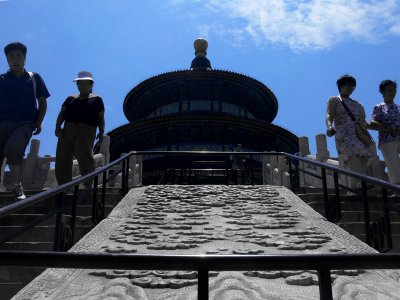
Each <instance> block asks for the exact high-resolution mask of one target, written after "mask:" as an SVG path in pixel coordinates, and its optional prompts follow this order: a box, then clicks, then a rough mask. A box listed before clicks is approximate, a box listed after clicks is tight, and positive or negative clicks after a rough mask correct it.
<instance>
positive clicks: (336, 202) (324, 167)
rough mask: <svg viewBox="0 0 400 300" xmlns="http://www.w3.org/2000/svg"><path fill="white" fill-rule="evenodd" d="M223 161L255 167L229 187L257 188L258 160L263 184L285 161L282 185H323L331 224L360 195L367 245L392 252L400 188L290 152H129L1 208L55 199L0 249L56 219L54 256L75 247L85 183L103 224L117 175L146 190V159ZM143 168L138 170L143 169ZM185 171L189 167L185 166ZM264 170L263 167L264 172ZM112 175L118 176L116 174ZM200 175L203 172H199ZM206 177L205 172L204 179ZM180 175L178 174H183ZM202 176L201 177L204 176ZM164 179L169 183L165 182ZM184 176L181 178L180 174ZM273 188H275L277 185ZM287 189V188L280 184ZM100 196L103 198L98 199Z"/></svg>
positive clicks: (5, 237) (227, 172)
mask: <svg viewBox="0 0 400 300" xmlns="http://www.w3.org/2000/svg"><path fill="white" fill-rule="evenodd" d="M204 155H207V156H213V157H216V156H219V157H226V158H227V159H228V158H229V159H231V158H234V157H245V158H246V159H248V160H249V161H251V162H252V163H251V165H250V167H249V168H248V169H247V170H246V172H242V170H241V168H240V167H239V168H236V169H233V168H232V169H227V168H226V169H224V170H222V172H223V173H222V174H223V175H224V176H226V177H227V178H228V179H232V174H233V176H238V174H239V173H238V170H239V171H240V176H242V177H244V178H247V179H249V178H250V179H249V180H246V181H244V182H241V183H239V182H238V180H236V181H234V182H233V183H232V182H230V184H254V183H256V180H255V174H257V172H261V170H258V169H257V168H256V167H255V166H254V164H253V162H254V161H257V159H256V158H261V159H260V164H262V168H263V170H262V174H263V178H262V179H263V181H264V184H271V183H269V182H268V180H267V179H268V178H267V177H268V176H269V175H268V172H266V168H265V165H266V162H267V161H266V159H267V158H268V159H269V161H271V159H272V160H274V159H275V160H279V161H281V163H282V161H284V162H285V166H286V168H287V176H286V177H285V178H286V182H284V184H283V185H286V186H288V187H289V188H290V189H291V190H292V191H294V192H295V191H296V190H297V189H298V188H299V186H300V180H299V178H300V174H304V173H306V174H308V175H309V176H313V177H315V178H317V179H318V180H320V181H321V182H322V186H323V195H324V203H325V216H326V218H327V219H328V220H329V221H332V222H335V221H337V220H339V219H340V217H341V207H340V196H341V194H340V190H348V191H351V192H353V193H354V194H356V195H358V196H359V198H360V199H361V201H362V203H363V213H364V228H365V234H366V243H367V244H368V245H371V246H372V247H374V248H375V249H377V250H379V251H380V252H385V251H388V250H390V249H391V248H392V233H391V222H390V212H397V213H399V211H400V209H399V207H398V206H396V205H395V204H394V203H393V198H390V197H389V196H388V191H394V192H397V193H400V186H398V185H394V184H391V183H389V182H386V181H383V180H380V179H376V178H373V177H369V176H365V175H361V174H358V173H354V172H351V171H348V170H344V169H341V168H338V167H335V166H333V165H330V164H327V163H322V162H318V161H315V160H311V159H308V158H305V157H300V156H297V155H292V154H288V153H281V152H208V151H137V152H130V153H128V154H125V155H123V156H122V157H121V158H119V159H117V160H115V161H113V162H111V163H109V164H108V165H106V166H104V167H100V168H99V169H97V170H96V171H94V172H93V173H91V174H88V175H85V176H82V177H80V178H78V179H76V180H74V181H72V182H69V183H66V184H63V185H61V186H59V187H57V188H53V189H50V190H47V191H43V192H41V193H39V194H36V195H34V196H31V197H29V198H27V199H26V200H23V201H19V202H16V203H13V204H11V205H8V206H6V207H3V208H0V218H2V217H4V216H7V215H10V214H11V213H14V212H17V211H18V210H21V209H23V208H26V207H29V206H32V205H35V204H38V203H40V202H43V201H45V200H47V199H53V200H52V201H53V204H54V205H53V207H52V208H51V209H49V211H48V212H47V213H45V214H44V215H43V216H41V217H39V218H37V219H35V220H34V221H32V222H30V223H29V224H26V225H25V226H24V227H22V228H20V229H18V230H16V231H14V232H11V233H6V234H2V235H1V236H0V244H1V243H4V242H6V241H9V240H11V239H12V238H14V237H16V236H17V235H19V234H21V233H22V232H25V231H27V230H28V229H30V228H32V227H34V226H36V225H37V224H39V223H40V222H42V221H44V220H46V219H48V218H50V217H53V216H56V226H55V235H54V250H55V251H66V250H68V249H69V248H70V247H71V245H72V244H73V240H74V239H73V236H74V226H75V219H76V207H77V203H78V194H79V185H80V184H84V183H85V182H88V181H92V188H91V189H90V190H88V191H86V192H87V193H89V194H90V195H91V197H92V198H93V203H92V219H93V223H94V224H97V223H98V222H99V221H100V220H102V219H103V218H104V216H105V215H104V207H105V201H106V199H105V198H106V197H105V193H106V187H107V183H108V182H110V181H112V180H113V179H115V177H116V176H118V175H119V174H121V191H122V193H127V192H128V190H129V188H130V187H133V186H138V185H141V178H140V176H141V167H140V166H141V164H142V157H146V156H152V157H154V156H165V157H172V156H175V157H176V156H189V157H196V156H199V157H201V156H204ZM304 164H308V165H312V166H314V167H315V170H317V171H318V170H319V171H320V174H318V172H317V173H310V172H308V169H307V168H302V165H304ZM138 166H139V167H138ZM181 167H182V166H177V167H176V168H175V170H174V171H179V168H181ZM185 168H186V167H185ZM260 168H261V167H260ZM160 169H161V174H160V182H159V183H160V184H165V183H167V182H166V181H165V180H164V179H165V174H163V172H167V170H166V169H165V168H163V167H161V166H160ZM185 170H187V171H188V172H183V174H184V175H183V176H186V177H187V176H189V177H188V178H189V179H190V178H193V177H194V176H196V172H193V169H185ZM111 171H113V173H112V174H111ZM197 171H199V172H200V171H201V170H199V169H197ZM203 171H204V172H205V173H206V174H207V172H213V170H207V169H206V170H202V172H203ZM204 172H203V173H202V174H203V175H204ZM328 172H330V173H331V174H333V179H334V180H333V190H334V193H335V194H334V197H333V198H332V197H329V195H328V185H327V180H328V177H329V176H328V175H327V173H328ZM179 174H181V173H179V172H178V175H179ZM203 175H202V176H203ZM339 175H342V176H347V177H353V178H356V179H357V180H359V181H360V189H359V190H354V189H350V188H348V187H347V186H345V185H343V184H340V183H339V181H338V176H339ZM163 176H164V179H163ZM179 176H180V175H179ZM163 180H164V181H163ZM190 183H191V181H190V180H189V181H187V182H186V184H190ZM272 184H274V183H272ZM371 184H372V185H375V186H376V187H379V189H380V190H381V197H382V218H380V219H378V220H377V221H371V218H370V211H369V201H368V200H369V196H370V195H369V193H370V192H369V191H368V188H367V187H368V185H371ZM280 185H282V184H280ZM71 189H73V200H72V203H71V209H70V211H71V212H70V213H71V218H70V221H69V223H68V224H66V223H65V222H64V221H63V218H62V215H63V211H65V201H64V198H65V194H66V192H67V191H68V190H71ZM99 194H101V196H100V197H99V196H98V195H99Z"/></svg>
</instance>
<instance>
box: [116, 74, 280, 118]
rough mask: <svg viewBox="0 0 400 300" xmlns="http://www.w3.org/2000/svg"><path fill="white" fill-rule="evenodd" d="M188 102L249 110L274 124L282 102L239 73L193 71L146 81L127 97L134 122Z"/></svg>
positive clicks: (127, 112)
mask: <svg viewBox="0 0 400 300" xmlns="http://www.w3.org/2000/svg"><path fill="white" fill-rule="evenodd" d="M185 100H188V101H190V100H214V101H221V102H227V103H231V104H235V105H238V106H239V107H243V108H245V109H246V110H247V111H249V112H250V113H252V114H253V115H254V117H255V118H256V119H260V120H263V121H265V122H268V123H271V122H272V121H273V120H274V118H275V117H276V114H277V112H278V100H277V99H276V97H275V95H274V94H273V93H272V91H271V90H270V89H269V88H268V87H267V86H265V85H264V84H263V83H261V82H259V81H258V80H255V79H253V78H251V77H249V76H246V75H242V74H239V73H235V72H230V71H223V70H214V69H192V70H181V71H174V72H168V73H163V74H160V75H158V76H154V77H151V78H149V79H147V80H144V81H142V82H141V83H139V84H138V85H137V86H136V87H134V88H133V89H132V90H131V91H130V92H129V93H128V95H127V96H126V97H125V101H124V104H123V109H124V113H125V116H126V118H127V119H128V120H129V121H130V122H134V121H137V120H141V119H145V118H147V117H148V116H149V115H150V114H151V113H152V112H154V111H155V110H156V109H157V108H159V107H162V106H165V105H168V104H172V103H174V102H180V101H185Z"/></svg>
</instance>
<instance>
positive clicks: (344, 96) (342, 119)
mask: <svg viewBox="0 0 400 300" xmlns="http://www.w3.org/2000/svg"><path fill="white" fill-rule="evenodd" d="M336 84H337V87H338V90H339V95H338V96H334V97H330V98H329V100H328V105H327V112H326V127H327V131H326V135H327V136H329V137H331V136H333V135H335V137H336V149H337V152H338V154H339V155H340V157H341V162H343V167H344V168H345V169H348V170H350V171H353V172H357V173H361V174H365V172H366V170H367V168H368V165H369V164H370V162H371V159H372V157H373V152H372V149H371V147H372V146H366V145H365V144H364V143H363V142H361V141H360V140H359V139H358V137H357V135H356V127H355V122H354V121H353V120H352V119H351V117H350V116H349V113H348V112H347V110H346V109H345V108H344V105H343V104H342V103H341V101H343V102H344V103H345V104H346V105H347V107H348V108H349V110H350V111H351V112H352V113H353V115H354V117H355V119H356V122H358V123H360V124H361V125H362V126H364V127H365V128H368V127H369V124H368V123H367V122H366V121H365V110H364V107H363V106H362V105H361V104H360V103H359V102H358V101H356V100H353V99H351V98H350V95H351V94H352V93H353V91H354V89H355V88H356V79H355V78H354V77H352V76H350V75H343V76H342V77H340V78H339V79H338V80H337V81H336ZM333 124H334V126H333ZM348 186H349V187H350V188H358V187H359V180H357V179H355V178H351V177H349V178H348Z"/></svg>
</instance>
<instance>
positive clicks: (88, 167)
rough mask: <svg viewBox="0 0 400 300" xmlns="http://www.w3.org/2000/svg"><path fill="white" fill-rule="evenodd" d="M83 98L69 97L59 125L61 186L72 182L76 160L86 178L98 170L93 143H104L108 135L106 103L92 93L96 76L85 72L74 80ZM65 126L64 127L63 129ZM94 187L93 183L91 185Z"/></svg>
mask: <svg viewBox="0 0 400 300" xmlns="http://www.w3.org/2000/svg"><path fill="white" fill-rule="evenodd" d="M74 82H76V83H77V86H78V90H79V95H72V96H69V97H68V98H67V99H66V100H65V101H64V103H63V104H62V106H61V111H60V113H59V114H58V117H57V122H56V131H55V135H56V136H57V137H58V143H57V152H56V165H55V171H56V178H57V181H58V184H60V185H61V184H63V183H66V182H69V181H71V180H72V162H73V158H74V157H76V159H77V160H78V163H79V170H80V171H81V174H82V175H85V174H88V173H91V172H93V171H94V170H95V163H94V158H93V150H92V149H93V144H94V141H95V139H96V130H97V128H99V133H98V134H97V138H98V139H99V141H100V142H101V141H102V139H103V134H104V104H103V100H102V99H101V97H100V96H97V95H94V94H93V93H92V89H93V84H94V80H93V76H92V73H90V72H87V71H82V72H79V73H78V77H77V78H75V79H74ZM63 123H64V127H61V126H62V124H63ZM89 184H90V183H89Z"/></svg>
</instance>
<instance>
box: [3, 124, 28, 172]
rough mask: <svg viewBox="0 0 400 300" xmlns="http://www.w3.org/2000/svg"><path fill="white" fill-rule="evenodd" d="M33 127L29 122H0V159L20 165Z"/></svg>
mask: <svg viewBox="0 0 400 300" xmlns="http://www.w3.org/2000/svg"><path fill="white" fill-rule="evenodd" d="M34 129H35V126H34V124H33V123H31V122H13V121H0V158H1V160H3V158H4V157H7V164H10V165H21V164H22V161H23V159H24V154H25V149H26V146H28V143H29V140H30V139H31V137H32V133H33V130H34Z"/></svg>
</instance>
